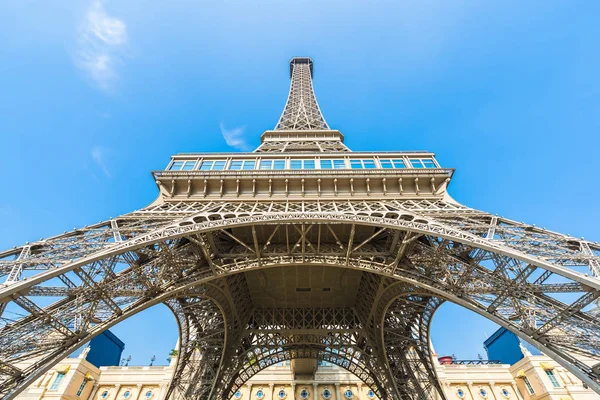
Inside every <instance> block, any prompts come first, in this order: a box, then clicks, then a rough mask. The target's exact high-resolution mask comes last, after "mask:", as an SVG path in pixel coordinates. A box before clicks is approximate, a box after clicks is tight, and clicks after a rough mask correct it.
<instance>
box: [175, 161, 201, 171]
mask: <svg viewBox="0 0 600 400" xmlns="http://www.w3.org/2000/svg"><path fill="white" fill-rule="evenodd" d="M194 165H196V161H175V162H174V163H173V164H172V165H171V168H169V171H191V170H193V169H194Z"/></svg>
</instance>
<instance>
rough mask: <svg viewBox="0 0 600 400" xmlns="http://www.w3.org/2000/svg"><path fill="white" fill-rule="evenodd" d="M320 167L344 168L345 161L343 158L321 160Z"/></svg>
mask: <svg viewBox="0 0 600 400" xmlns="http://www.w3.org/2000/svg"><path fill="white" fill-rule="evenodd" d="M321 168H323V169H342V168H346V162H345V161H344V160H343V159H339V160H321Z"/></svg>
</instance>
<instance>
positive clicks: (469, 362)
mask: <svg viewBox="0 0 600 400" xmlns="http://www.w3.org/2000/svg"><path fill="white" fill-rule="evenodd" d="M453 364H454V365H499V364H502V362H501V361H500V360H452V362H451V363H449V364H446V365H453Z"/></svg>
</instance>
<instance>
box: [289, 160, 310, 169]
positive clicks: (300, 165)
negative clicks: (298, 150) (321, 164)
mask: <svg viewBox="0 0 600 400" xmlns="http://www.w3.org/2000/svg"><path fill="white" fill-rule="evenodd" d="M290 169H315V160H290Z"/></svg>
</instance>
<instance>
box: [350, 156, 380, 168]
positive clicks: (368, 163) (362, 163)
mask: <svg viewBox="0 0 600 400" xmlns="http://www.w3.org/2000/svg"><path fill="white" fill-rule="evenodd" d="M350 167H351V168H352V169H363V168H364V169H373V168H375V160H373V159H372V158H369V159H364V160H360V159H353V160H350Z"/></svg>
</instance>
